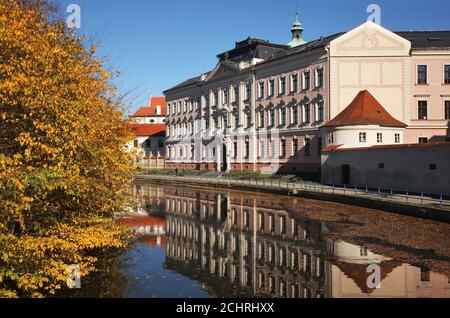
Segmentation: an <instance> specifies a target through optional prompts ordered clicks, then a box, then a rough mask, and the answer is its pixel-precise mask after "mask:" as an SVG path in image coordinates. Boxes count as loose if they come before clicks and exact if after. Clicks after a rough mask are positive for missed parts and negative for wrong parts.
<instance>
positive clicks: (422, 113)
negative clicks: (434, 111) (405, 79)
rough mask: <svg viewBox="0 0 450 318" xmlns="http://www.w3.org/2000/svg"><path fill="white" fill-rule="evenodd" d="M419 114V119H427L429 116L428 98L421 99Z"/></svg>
mask: <svg viewBox="0 0 450 318" xmlns="http://www.w3.org/2000/svg"><path fill="white" fill-rule="evenodd" d="M417 115H418V119H420V120H427V118H428V102H427V101H426V100H421V101H419V105H418V110H417Z"/></svg>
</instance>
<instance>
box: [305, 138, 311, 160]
mask: <svg viewBox="0 0 450 318" xmlns="http://www.w3.org/2000/svg"><path fill="white" fill-rule="evenodd" d="M310 154H311V140H310V139H309V138H306V139H305V157H308V156H309V155H310Z"/></svg>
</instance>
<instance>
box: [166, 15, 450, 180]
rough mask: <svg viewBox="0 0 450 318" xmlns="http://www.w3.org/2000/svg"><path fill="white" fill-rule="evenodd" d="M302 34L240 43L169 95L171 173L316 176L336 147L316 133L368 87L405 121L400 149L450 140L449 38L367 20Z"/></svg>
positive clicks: (168, 159) (445, 34)
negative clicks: (284, 40)
mask: <svg viewBox="0 0 450 318" xmlns="http://www.w3.org/2000/svg"><path fill="white" fill-rule="evenodd" d="M302 32H303V29H302V27H301V25H300V23H299V22H298V21H296V22H295V23H294V26H293V28H292V33H293V41H292V42H291V43H290V45H288V46H285V45H277V44H272V43H269V42H267V41H262V40H257V39H247V40H245V41H242V42H238V43H236V46H235V48H234V49H232V50H230V51H228V52H225V53H223V54H220V55H218V58H219V62H218V64H217V66H216V67H215V68H214V69H213V70H212V71H211V72H208V73H206V74H202V75H200V76H198V77H196V78H193V79H190V80H187V81H185V82H183V83H181V84H179V85H177V86H175V87H173V88H171V89H169V90H167V91H165V95H166V98H167V141H166V150H167V151H166V162H167V165H166V167H167V168H182V169H210V170H211V169H214V170H218V171H229V170H250V171H260V170H261V171H267V172H278V171H281V172H291V173H295V172H311V173H317V172H319V171H320V168H321V150H322V148H323V147H325V146H329V144H330V143H327V140H324V139H323V137H322V136H321V133H320V130H319V129H320V127H322V126H323V124H325V123H327V122H328V121H331V120H333V119H334V118H335V117H336V116H338V114H339V113H340V112H341V111H342V110H344V109H345V108H346V107H347V106H348V105H349V104H350V103H351V102H352V100H354V99H355V97H356V96H357V95H358V94H359V92H361V91H365V90H367V91H369V92H370V94H372V95H373V96H374V98H375V99H376V100H378V102H379V103H380V104H381V105H383V107H384V108H385V110H386V111H387V112H388V113H389V114H390V115H391V116H392V117H393V118H394V119H395V120H397V121H400V122H402V123H404V124H405V126H406V129H404V131H401V132H400V133H401V135H402V136H401V143H418V142H422V143H423V142H428V141H445V140H449V137H450V132H449V121H450V94H449V87H450V86H449V85H450V50H449V49H450V31H442V32H433V31H417V32H392V31H389V30H387V29H385V28H383V27H381V26H379V25H377V24H375V23H373V22H367V23H364V24H363V25H361V26H359V27H357V28H355V29H353V30H351V31H349V32H346V33H337V34H335V35H331V36H328V37H321V38H319V39H316V40H313V41H310V42H304V40H303V37H302ZM372 128H374V129H376V127H372ZM392 133H393V135H394V136H395V134H396V133H395V132H392ZM394 138H395V137H394ZM387 140H388V139H386V142H387ZM386 142H382V143H386ZM331 144H332V143H331Z"/></svg>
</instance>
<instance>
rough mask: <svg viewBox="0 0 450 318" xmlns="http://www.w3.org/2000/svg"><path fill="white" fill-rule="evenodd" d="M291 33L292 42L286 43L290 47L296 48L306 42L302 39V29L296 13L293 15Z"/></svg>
mask: <svg viewBox="0 0 450 318" xmlns="http://www.w3.org/2000/svg"><path fill="white" fill-rule="evenodd" d="M291 32H292V41H291V42H289V43H288V45H289V46H290V47H296V46H299V45H302V44H305V43H306V41H305V40H304V39H303V27H302V24H301V23H300V19H299V17H298V12H296V13H295V22H294V24H293V25H292V29H291Z"/></svg>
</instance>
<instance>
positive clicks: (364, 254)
mask: <svg viewBox="0 0 450 318" xmlns="http://www.w3.org/2000/svg"><path fill="white" fill-rule="evenodd" d="M359 255H360V256H363V257H364V256H367V247H361V248H360V250H359Z"/></svg>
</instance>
